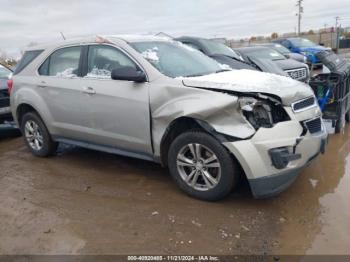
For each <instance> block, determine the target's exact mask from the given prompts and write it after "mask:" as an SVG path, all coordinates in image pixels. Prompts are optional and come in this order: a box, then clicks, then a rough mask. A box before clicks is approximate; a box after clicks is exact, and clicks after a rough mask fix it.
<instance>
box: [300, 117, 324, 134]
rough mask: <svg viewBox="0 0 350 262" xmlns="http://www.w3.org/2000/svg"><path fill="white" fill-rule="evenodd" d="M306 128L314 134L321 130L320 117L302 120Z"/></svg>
mask: <svg viewBox="0 0 350 262" xmlns="http://www.w3.org/2000/svg"><path fill="white" fill-rule="evenodd" d="M304 124H305V126H306V128H307V129H308V130H309V132H310V134H315V133H318V132H321V130H322V120H321V118H315V119H313V120H309V121H305V122H304Z"/></svg>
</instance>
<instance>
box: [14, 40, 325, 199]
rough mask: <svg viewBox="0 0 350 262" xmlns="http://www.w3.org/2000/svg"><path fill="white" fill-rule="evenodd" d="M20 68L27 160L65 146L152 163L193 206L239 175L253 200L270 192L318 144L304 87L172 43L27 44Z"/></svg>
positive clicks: (17, 80) (17, 84)
mask: <svg viewBox="0 0 350 262" xmlns="http://www.w3.org/2000/svg"><path fill="white" fill-rule="evenodd" d="M18 68H19V69H18V70H16V72H15V74H14V77H13V88H12V91H11V108H12V113H13V116H14V119H15V120H16V121H17V122H18V124H19V126H20V127H21V130H22V132H23V134H24V138H25V142H26V144H27V145H28V148H29V149H30V150H31V152H32V153H33V154H34V155H36V156H41V157H46V156H49V155H52V154H54V153H55V151H56V148H57V144H58V143H59V142H63V143H69V144H73V145H77V146H81V147H86V148H90V149H95V150H101V151H105V152H109V153H116V154H121V155H126V156H131V157H136V158H140V159H145V160H150V161H155V162H158V163H161V164H162V165H163V166H168V167H169V170H170V173H171V175H172V177H173V178H174V180H175V181H176V183H177V184H178V185H179V187H180V188H181V189H182V190H184V191H185V192H186V193H188V194H189V195H191V196H193V197H196V198H199V199H204V200H218V199H221V198H223V197H225V196H226V195H228V194H229V193H230V192H231V191H232V189H233V188H234V187H235V185H236V184H237V183H238V181H239V178H240V175H241V174H245V176H246V177H247V179H248V181H249V183H250V186H251V190H252V193H253V195H254V196H255V197H269V196H272V195H275V194H277V193H279V192H281V191H282V190H284V189H285V188H286V187H287V186H288V185H289V184H290V183H291V182H292V181H293V180H294V179H295V178H296V177H297V175H298V173H299V171H300V170H301V169H302V168H303V167H304V166H305V165H307V164H308V163H309V162H310V161H311V160H312V159H314V158H315V157H316V156H317V155H318V154H319V153H320V152H323V150H324V147H325V141H326V137H327V135H326V132H325V129H324V126H323V122H322V119H321V112H320V109H319V107H318V104H317V101H316V99H315V97H314V94H313V92H312V90H311V89H310V88H309V87H308V86H307V85H305V84H303V83H300V82H297V81H295V80H292V79H290V78H287V77H283V76H277V75H272V74H267V73H262V72H256V71H250V70H227V69H223V68H222V67H221V66H220V65H219V64H218V63H217V62H215V61H214V60H212V59H211V58H209V57H207V56H205V55H203V54H202V53H201V52H199V51H197V50H195V49H193V48H191V47H188V46H185V45H183V44H181V43H179V42H176V41H172V40H169V39H165V38H160V37H148V36H105V37H100V36H99V37H96V38H95V37H94V38H88V39H82V40H76V41H64V42H62V43H58V44H54V45H46V46H37V47H31V49H29V50H27V51H26V53H25V54H24V57H23V59H22V62H21V63H20V65H19V66H18Z"/></svg>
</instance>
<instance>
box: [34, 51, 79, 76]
mask: <svg viewBox="0 0 350 262" xmlns="http://www.w3.org/2000/svg"><path fill="white" fill-rule="evenodd" d="M80 53H81V47H79V46H75V47H66V48H62V49H59V50H57V51H55V52H54V53H53V54H52V55H50V56H49V57H48V58H47V59H46V60H45V62H44V63H43V64H42V65H41V67H40V68H39V74H40V75H46V76H58V77H73V76H78V71H79V61H80Z"/></svg>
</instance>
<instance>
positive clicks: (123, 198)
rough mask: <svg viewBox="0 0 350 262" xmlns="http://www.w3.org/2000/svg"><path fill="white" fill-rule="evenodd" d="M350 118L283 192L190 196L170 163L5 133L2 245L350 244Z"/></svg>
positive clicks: (166, 249)
mask: <svg viewBox="0 0 350 262" xmlns="http://www.w3.org/2000/svg"><path fill="white" fill-rule="evenodd" d="M349 198H350V126H349V125H348V126H347V127H346V129H345V130H344V133H343V134H339V135H332V136H331V137H330V141H329V146H328V148H327V153H326V154H325V155H323V156H321V157H319V158H318V159H317V160H316V161H314V162H313V163H312V164H311V165H310V166H309V167H308V168H306V169H305V170H304V171H303V172H302V174H301V175H300V177H299V178H298V179H297V181H296V182H295V183H294V184H293V185H292V186H291V187H290V188H289V189H288V190H287V191H286V192H284V193H282V194H281V195H280V196H278V197H275V198H273V199H267V200H255V199H253V198H252V196H251V194H250V192H249V188H248V187H247V185H245V186H244V185H243V186H242V187H241V188H240V190H239V191H238V192H236V193H234V194H232V195H231V196H230V197H229V198H227V199H225V200H224V201H220V202H216V203H208V202H202V201H198V200H195V199H192V198H190V197H188V196H186V195H184V194H183V193H182V192H180V191H179V190H178V189H177V187H176V186H175V184H174V183H173V182H172V180H171V178H170V176H169V174H168V171H167V170H166V169H163V168H161V167H160V166H158V165H156V164H153V163H150V162H146V161H140V160H135V159H131V158H126V157H120V156H116V155H111V154H105V153H100V152H95V151H90V150H85V149H80V148H73V147H63V148H61V150H60V152H59V154H58V155H57V156H55V157H52V158H47V159H42V158H36V157H34V156H32V155H31V154H30V153H29V151H28V150H27V148H26V147H25V145H24V143H23V140H22V138H20V137H15V138H9V137H7V135H5V134H2V136H0V254H203V253H205V254H271V253H274V254H350V249H349V243H350V208H349V207H350V205H349Z"/></svg>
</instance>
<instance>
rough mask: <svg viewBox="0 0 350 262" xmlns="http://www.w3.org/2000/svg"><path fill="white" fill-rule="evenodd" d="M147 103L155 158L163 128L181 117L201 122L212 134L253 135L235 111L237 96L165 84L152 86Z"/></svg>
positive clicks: (237, 110)
mask: <svg viewBox="0 0 350 262" xmlns="http://www.w3.org/2000/svg"><path fill="white" fill-rule="evenodd" d="M172 84H173V81H172ZM180 84H181V80H180V79H179V85H180ZM150 100H151V103H150V104H151V108H150V109H151V115H152V139H153V146H154V155H155V157H159V156H160V146H161V141H162V138H163V136H164V134H165V131H166V129H167V128H168V127H169V125H170V124H171V123H172V122H173V121H174V120H176V119H179V118H181V117H189V118H193V119H196V120H201V121H204V122H206V123H208V124H209V125H210V126H211V127H212V128H213V129H214V130H215V131H216V132H218V133H221V134H226V135H229V136H233V137H237V138H240V139H246V138H249V137H251V136H252V135H253V134H254V133H255V129H254V128H253V127H252V126H251V125H250V124H249V123H248V122H247V121H246V120H245V118H244V117H243V115H242V114H241V113H240V111H239V108H238V107H239V105H238V103H237V102H238V97H237V96H233V95H229V94H225V93H222V92H215V91H210V90H204V89H199V88H191V87H181V88H179V87H178V86H177V85H171V84H170V81H169V85H165V86H164V83H163V84H162V85H159V86H158V85H156V84H155V85H154V86H152V88H151V89H150Z"/></svg>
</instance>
